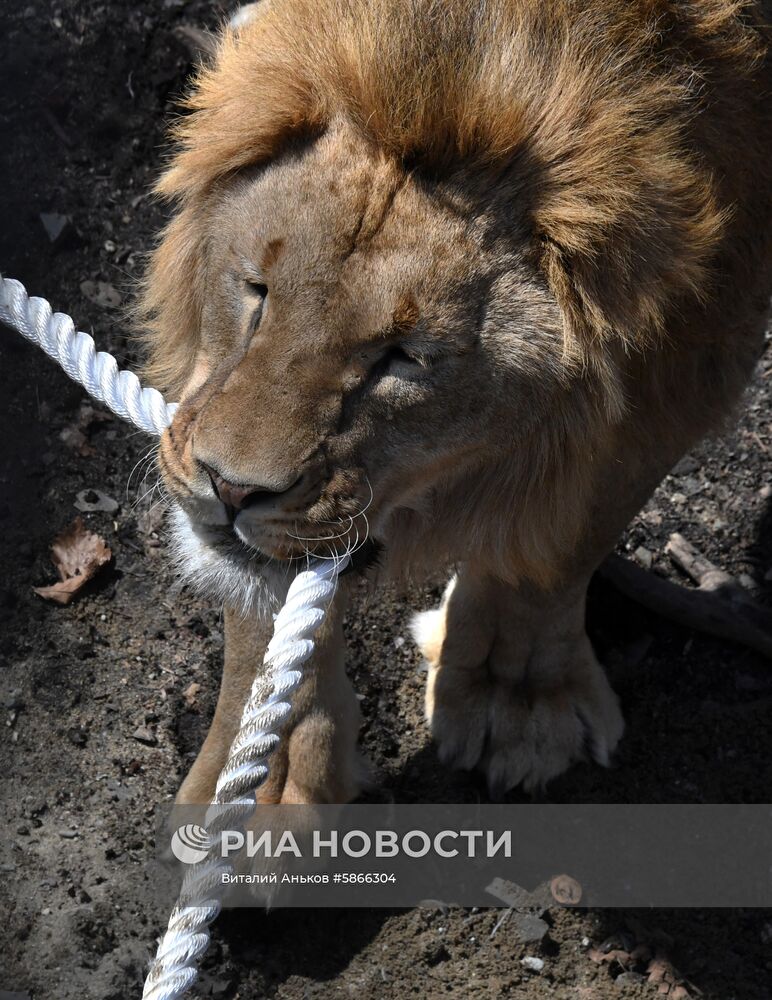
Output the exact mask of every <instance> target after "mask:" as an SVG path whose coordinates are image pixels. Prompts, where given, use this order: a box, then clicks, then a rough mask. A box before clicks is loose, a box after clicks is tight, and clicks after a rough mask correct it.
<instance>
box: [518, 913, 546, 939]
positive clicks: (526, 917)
mask: <svg viewBox="0 0 772 1000" xmlns="http://www.w3.org/2000/svg"><path fill="white" fill-rule="evenodd" d="M512 926H513V927H514V929H515V933H516V934H517V937H518V940H519V941H521V942H522V943H523V944H539V943H540V942H541V941H543V940H544V937H545V936H546V934H547V931H548V930H549V926H548V925H547V923H545V921H544V920H542V919H541V917H538V916H537V915H536V914H535V913H513V914H512Z"/></svg>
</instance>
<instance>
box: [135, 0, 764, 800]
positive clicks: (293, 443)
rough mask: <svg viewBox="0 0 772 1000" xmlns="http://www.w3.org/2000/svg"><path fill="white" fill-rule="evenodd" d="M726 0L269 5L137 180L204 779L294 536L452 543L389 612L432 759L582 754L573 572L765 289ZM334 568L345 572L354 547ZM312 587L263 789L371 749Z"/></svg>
mask: <svg viewBox="0 0 772 1000" xmlns="http://www.w3.org/2000/svg"><path fill="white" fill-rule="evenodd" d="M764 15H765V12H764V11H763V10H762V7H761V5H760V4H759V3H755V2H750V0H747V2H746V0H702V2H700V3H699V4H694V3H687V2H677V0H502V2H496V3H494V2H487V0H264V2H262V3H258V4H252V5H250V7H249V8H248V9H247V10H245V11H243V12H242V13H241V14H240V15H239V17H238V19H236V21H235V22H234V23H233V24H232V25H231V26H229V27H226V28H225V29H224V30H223V32H222V34H221V36H220V38H219V40H218V43H217V48H216V52H215V53H214V56H213V58H212V59H211V61H209V62H208V63H206V64H205V65H203V66H202V67H201V68H200V70H199V72H198V75H197V78H196V80H195V83H194V86H193V89H192V93H191V95H190V97H189V99H188V109H187V110H188V113H187V114H186V115H185V116H184V117H182V119H181V121H180V122H179V123H178V125H177V127H176V142H177V148H176V151H175V153H174V155H173V158H172V159H171V161H170V163H169V164H168V168H167V169H166V171H165V173H164V175H163V177H162V179H161V180H160V183H159V191H160V192H161V194H162V195H164V196H166V197H168V198H171V199H173V200H174V203H175V210H174V213H173V215H172V217H171V221H170V222H169V224H168V226H167V228H166V229H165V231H164V233H163V235H162V238H161V240H160V243H159V245H158V247H157V249H156V250H155V251H154V253H153V254H152V258H151V262H150V265H149V268H148V272H147V276H146V282H145V285H144V290H143V295H142V315H143V322H144V325H145V336H146V341H147V347H148V366H147V370H148V372H149V374H150V375H151V376H152V377H153V378H154V379H155V380H156V384H157V385H158V386H159V388H161V389H163V390H164V391H165V392H166V393H167V394H169V398H176V399H179V404H180V405H179V409H178V411H177V413H176V417H175V419H174V422H173V423H172V425H171V426H170V427H169V429H168V430H167V431H166V433H165V434H164V435H163V438H162V440H161V444H160V454H159V462H160V468H161V472H162V476H163V481H164V483H165V486H166V488H167V490H168V493H169V495H170V498H171V501H172V508H173V511H172V521H173V525H174V539H175V542H174V544H175V548H176V553H177V559H178V563H179V566H180V569H181V572H182V573H183V575H184V577H185V578H186V579H187V580H188V581H190V582H191V583H192V584H193V585H194V586H196V587H198V588H199V589H200V590H201V591H202V592H203V593H205V594H207V595H208V596H209V598H211V599H212V600H215V601H218V602H221V603H222V604H224V606H225V608H226V612H225V666H224V672H223V676H222V684H221V690H220V695H219V701H218V703H217V708H216V712H215V715H214V719H213V722H212V725H211V729H210V730H209V733H208V736H207V738H206V741H205V743H204V745H203V748H202V750H201V753H200V755H199V757H198V759H197V760H196V762H195V764H194V766H193V768H192V770H191V771H190V773H189V774H188V776H187V778H186V780H185V782H184V784H183V786H182V788H181V790H180V793H179V799H178V800H179V801H180V802H207V801H210V800H211V798H212V796H213V792H214V786H215V782H216V778H217V775H218V773H219V771H220V769H221V767H222V765H223V764H224V762H225V759H226V755H227V753H228V749H229V747H230V744H231V741H232V739H233V737H234V735H235V733H236V731H237V729H238V725H239V717H240V711H241V708H242V705H243V703H244V701H245V699H246V695H247V692H248V690H249V688H250V685H251V683H252V681H253V678H254V676H255V674H256V672H257V671H258V670H259V669H260V664H261V654H262V650H263V648H264V645H265V642H266V638H267V636H268V633H269V631H270V611H271V609H272V608H275V607H276V606H277V605H278V604H280V603H281V600H282V598H283V596H284V594H285V593H286V588H287V586H288V582H289V580H291V578H292V576H293V575H294V573H295V572H296V571H297V569H298V568H299V567H300V566H302V565H303V563H304V560H305V559H306V558H307V557H308V555H309V554H313V555H317V556H320V557H335V556H336V555H341V554H343V553H352V554H354V553H356V554H357V555H355V556H353V558H354V561H355V562H356V561H357V559H359V560H362V562H365V563H366V562H367V561H368V559H369V557H370V556H371V554H372V548H373V542H377V543H378V546H379V547H380V549H381V554H380V557H379V558H380V565H381V569H380V570H379V571H378V575H381V574H393V575H396V576H397V577H401V576H404V575H406V574H407V575H415V574H422V573H434V572H437V571H439V570H441V569H443V568H447V567H449V566H452V567H453V568H454V571H453V575H452V578H451V581H450V583H449V584H448V587H447V590H446V591H445V595H444V598H443V600H442V603H441V606H440V607H439V608H438V609H436V610H432V611H428V612H424V613H422V614H419V615H417V617H416V619H415V626H414V633H415V638H416V640H417V643H418V646H419V647H420V649H421V651H422V653H423V656H424V657H425V659H426V661H427V663H428V685H427V691H426V718H427V720H428V725H429V727H430V730H431V733H432V736H433V738H434V741H435V743H436V746H437V750H438V753H439V757H440V760H441V761H442V762H444V763H445V764H446V765H448V766H455V767H460V768H464V769H479V770H481V771H482V772H483V773H484V775H485V776H486V778H487V782H488V785H489V788H490V792H491V795H493V796H499V795H501V794H503V793H504V792H506V791H507V790H509V789H512V788H514V787H516V786H522V787H523V788H524V789H525V790H526V791H530V790H534V789H539V788H541V787H542V786H544V785H545V783H547V782H548V781H550V780H551V779H552V778H554V777H555V776H556V775H559V774H561V773H562V772H563V771H564V770H566V769H567V768H568V767H570V766H571V765H572V764H573V763H574V762H576V761H579V760H582V759H586V758H587V757H590V758H592V759H593V760H595V761H597V762H598V763H600V764H602V765H606V764H608V763H609V761H610V759H611V756H612V754H613V752H614V750H615V747H616V746H617V744H618V742H619V740H620V738H621V736H622V732H623V728H624V723H623V717H622V713H621V710H620V705H619V702H618V699H617V697H616V695H615V694H614V692H613V691H612V689H611V687H610V685H609V682H608V680H607V679H606V676H605V673H604V671H603V669H602V667H601V666H600V664H599V663H598V661H597V659H596V657H595V654H594V652H593V649H592V646H591V644H590V641H589V639H588V637H587V634H586V632H585V621H584V619H585V597H586V591H587V585H588V581H589V579H590V577H591V575H592V573H593V572H594V570H595V569H596V568H597V567H598V565H599V564H600V562H601V561H602V560H603V558H604V557H605V556H606V554H607V553H609V552H610V551H611V550H612V549H613V548H614V546H615V544H616V542H617V539H618V538H619V535H620V533H621V532H622V531H623V529H624V527H625V525H626V524H627V523H628V522H629V520H630V519H631V517H633V516H634V514H635V513H636V512H637V511H638V510H639V508H640V507H641V506H642V505H643V504H644V503H645V501H646V500H647V498H648V497H649V496H650V494H651V493H652V491H653V490H654V489H655V487H656V486H657V484H658V483H659V481H660V480H661V479H662V477H663V476H664V475H665V474H666V473H667V472H668V471H669V470H670V469H671V468H672V466H673V465H674V464H675V463H676V461H677V460H678V459H679V458H680V456H682V455H683V453H684V452H685V451H687V450H688V449H689V448H690V447H691V446H692V445H693V444H694V443H695V442H696V441H697V440H698V439H700V438H701V437H703V436H704V435H705V434H706V433H708V432H709V431H711V430H712V429H715V428H716V427H717V426H718V425H719V424H720V422H721V421H723V420H724V419H725V418H726V415H727V414H728V413H730V411H731V410H732V408H733V406H735V404H736V403H737V400H738V399H739V397H740V394H741V391H742V389H743V386H744V385H745V383H746V382H747V380H748V378H749V375H750V373H751V371H752V369H753V367H754V364H755V362H756V360H757V358H758V355H759V353H760V350H761V345H762V341H763V335H764V331H765V328H766V323H767V312H768V304H769V295H770V289H771V288H772V236H771V234H772V225H771V224H770V223H771V222H772V210H771V209H772V155H770V154H771V153H772V149H770V142H769V137H770V135H771V134H772V133H771V132H770V124H771V122H770V115H771V114H772V112H771V110H770V109H771V108H772V104H771V103H770V101H769V93H770V86H771V85H772V73H771V71H770V59H769V56H768V44H769V37H770V35H769V29H768V27H767V25H766V21H765V16H764ZM360 568H361V567H360ZM348 589H349V584H348V582H347V580H346V578H343V579H342V580H341V584H340V587H339V588H338V593H337V596H336V598H335V600H334V603H333V606H332V608H331V611H330V614H329V616H328V618H327V621H326V623H325V625H324V626H323V628H322V630H321V632H320V635H319V639H318V643H317V649H316V652H315V654H314V657H313V658H312V660H311V661H310V665H309V667H308V671H307V675H306V677H305V680H304V682H303V685H302V687H301V689H300V691H299V693H298V696H297V698H296V700H295V704H294V708H293V713H292V717H291V720H290V723H289V724H288V726H287V728H286V730H285V732H284V735H283V739H282V743H281V747H280V749H279V750H278V752H277V754H276V756H275V757H274V764H273V767H272V771H271V777H270V779H269V781H268V783H267V784H266V785H264V786H263V787H262V788H261V790H260V797H261V799H262V800H263V801H270V802H279V801H281V802H314V803H323V802H343V801H347V800H350V799H351V798H353V797H355V796H356V795H357V794H358V793H359V791H360V790H361V788H362V783H363V781H364V780H365V777H366V769H365V766H364V763H363V761H362V759H361V758H360V756H359V755H358V751H357V735H358V727H359V721H360V719H359V709H358V705H357V700H356V698H355V695H354V693H353V691H352V689H351V685H350V683H349V681H348V680H347V677H346V673H345V668H344V658H345V650H344V639H343V631H342V624H341V620H342V616H343V611H344V607H345V602H346V592H347V590H348Z"/></svg>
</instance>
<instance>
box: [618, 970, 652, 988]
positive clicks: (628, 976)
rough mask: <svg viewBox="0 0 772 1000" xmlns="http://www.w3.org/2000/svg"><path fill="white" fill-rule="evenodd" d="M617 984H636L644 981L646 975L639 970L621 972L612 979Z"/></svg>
mask: <svg viewBox="0 0 772 1000" xmlns="http://www.w3.org/2000/svg"><path fill="white" fill-rule="evenodd" d="M614 982H615V984H616V985H617V986H638V985H639V984H640V983H645V982H646V976H643V975H641V973H640V972H623V973H621V974H620V975H618V976H617V977H616V979H615V980H614Z"/></svg>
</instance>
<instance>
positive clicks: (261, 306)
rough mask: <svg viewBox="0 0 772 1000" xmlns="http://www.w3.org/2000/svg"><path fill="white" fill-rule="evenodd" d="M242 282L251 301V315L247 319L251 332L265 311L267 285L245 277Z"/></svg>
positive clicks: (256, 326) (258, 324)
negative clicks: (248, 319)
mask: <svg viewBox="0 0 772 1000" xmlns="http://www.w3.org/2000/svg"><path fill="white" fill-rule="evenodd" d="M244 284H245V285H246V288H247V295H248V296H249V298H250V300H251V302H252V303H253V307H252V315H251V318H250V321H249V325H250V329H251V331H252V333H254V332H255V330H257V328H258V326H260V320H261V319H262V318H263V313H264V312H265V301H266V299H267V298H268V286H267V285H264V284H262V283H261V282H259V281H251V280H250V279H247V280H246V281H245V282H244Z"/></svg>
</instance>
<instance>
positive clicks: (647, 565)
mask: <svg viewBox="0 0 772 1000" xmlns="http://www.w3.org/2000/svg"><path fill="white" fill-rule="evenodd" d="M633 555H634V556H635V558H636V559H637V560H638V562H639V563H640V564H641V566H643V568H644V569H651V564H652V563H653V562H654V556H653V555H652V554H651V552H650V551H649V550H648V549H647V548H646V547H645V546H643V545H639V546H638V548H637V549H636V550H635V552H634V553H633Z"/></svg>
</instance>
